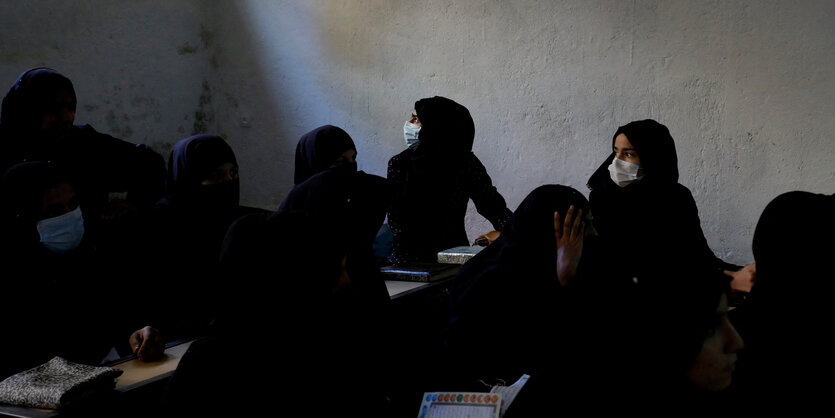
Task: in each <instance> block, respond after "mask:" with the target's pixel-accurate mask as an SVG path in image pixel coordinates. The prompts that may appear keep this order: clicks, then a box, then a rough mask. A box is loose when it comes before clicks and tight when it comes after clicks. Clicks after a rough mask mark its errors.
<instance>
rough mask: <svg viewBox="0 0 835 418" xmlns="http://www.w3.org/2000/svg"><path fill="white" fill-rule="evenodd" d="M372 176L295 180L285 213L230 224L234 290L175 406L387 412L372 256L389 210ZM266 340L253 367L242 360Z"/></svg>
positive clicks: (228, 262) (228, 269)
mask: <svg viewBox="0 0 835 418" xmlns="http://www.w3.org/2000/svg"><path fill="white" fill-rule="evenodd" d="M366 176H368V175H364V174H363V173H360V172H356V171H354V170H351V169H350V168H346V167H335V168H332V169H327V170H325V171H323V172H320V173H318V174H316V175H314V176H312V177H310V178H309V179H307V180H306V181H304V182H303V183H300V184H298V185H296V187H294V188H293V190H292V191H291V193H290V195H288V197H287V198H286V199H285V201H284V202H282V206H281V208H280V209H279V210H278V211H276V212H274V213H271V214H268V215H265V214H252V215H247V216H244V217H242V218H240V219H238V220H237V221H236V222H235V223H234V224H233V225H232V226H231V227H230V228H229V232H228V234H227V236H226V239H225V240H224V245H223V250H222V255H221V268H222V270H223V274H224V276H225V277H231V278H234V281H235V283H236V286H235V287H234V288H229V287H227V288H225V289H226V290H227V292H226V303H225V305H224V308H225V309H222V310H221V311H220V312H219V314H218V317H217V318H216V320H215V321H214V323H213V325H214V326H213V328H212V334H211V335H212V337H211V338H210V339H208V340H205V341H200V342H198V343H195V344H197V345H196V346H195V345H192V347H190V348H189V350H188V353H186V355H184V356H183V359H182V361H181V363H180V365H179V367H178V369H177V371H176V372H175V374H174V377H173V379H172V381H171V385H170V386H169V388H168V390H167V394H166V402H165V403H166V406H167V409H168V410H170V411H171V412H172V413H176V412H177V411H187V412H188V413H195V412H197V414H198V415H199V413H200V412H204V411H203V408H209V410H210V411H213V412H216V411H233V412H235V413H236V414H241V413H242V411H243V412H250V411H252V412H258V411H265V410H279V411H282V413H287V414H292V413H298V412H307V413H308V414H312V415H317V416H319V415H321V416H336V415H337V414H339V415H348V416H371V417H374V416H380V417H384V416H392V415H390V414H389V413H387V411H389V408H390V401H388V400H386V396H387V394H388V393H389V392H388V391H389V390H392V389H393V388H391V387H386V385H390V384H391V382H392V379H393V378H394V377H396V376H395V375H393V374H391V373H393V372H394V371H393V370H386V366H387V365H388V364H390V363H389V362H387V361H386V353H387V352H388V350H386V349H385V347H386V346H387V342H386V338H385V336H386V332H387V330H389V328H388V327H386V326H383V324H382V322H381V321H383V320H385V319H386V315H385V311H384V309H385V304H386V303H387V301H388V294H387V293H386V290H385V286H384V284H383V281H382V278H381V277H380V271H379V269H378V268H376V266H375V265H374V264H373V258H372V254H371V242H372V240H373V238H374V233H375V232H376V230H377V229H378V228H379V226H380V223H381V222H382V217H383V215H384V213H385V206H384V205H381V204H379V203H375V202H376V200H377V199H378V196H379V194H378V193H377V189H375V185H380V182H375V181H373V178H366ZM364 180H372V181H371V182H370V185H371V186H370V188H369V189H368V190H365V187H366V186H368V185H369V182H365V181H364ZM265 330H268V331H267V332H265ZM265 347H266V348H269V349H270V350H269V352H266V353H267V354H265V355H264V356H261V357H263V358H261V359H259V360H258V361H259V363H258V364H257V365H252V366H251V367H241V366H240V363H239V359H241V358H251V355H252V351H251V350H253V349H257V350H260V349H261V348H265ZM276 347H280V349H276ZM261 351H263V350H261ZM229 382H234V383H233V384H230V383H229ZM275 394H280V395H281V397H282V400H275V401H271V399H274V398H275V396H274V395H275Z"/></svg>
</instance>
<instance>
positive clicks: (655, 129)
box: [588, 119, 678, 192]
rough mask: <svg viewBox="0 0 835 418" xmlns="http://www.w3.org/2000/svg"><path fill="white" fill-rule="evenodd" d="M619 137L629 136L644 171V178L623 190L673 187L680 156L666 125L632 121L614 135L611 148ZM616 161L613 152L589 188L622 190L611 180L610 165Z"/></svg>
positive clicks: (593, 178)
mask: <svg viewBox="0 0 835 418" xmlns="http://www.w3.org/2000/svg"><path fill="white" fill-rule="evenodd" d="M620 134H624V135H626V138H627V139H628V140H629V142H630V143H632V146H633V147H635V151H636V152H637V153H638V155H639V156H640V157H641V167H642V168H643V172H644V178H642V179H641V180H638V181H636V182H634V183H632V184H630V185H629V186H626V187H623V188H622V189H629V188H630V187H632V186H633V185H639V184H646V183H657V184H670V183H677V182H678V156H677V154H676V146H675V141H674V140H673V137H672V135H670V130H669V129H667V127H666V126H664V125H662V124H660V123H658V122H656V121H654V120H652V119H644V120H638V121H633V122H630V123H628V124H626V125H624V126H621V127H619V128H618V130H617V131H615V134H614V135H612V144H611V147H610V148H614V146H615V138H617V137H618V135H620ZM614 158H615V154H614V152H613V153H611V154H610V155H609V156H608V157H607V158H606V160H605V161H604V162H603V164H601V165H600V167H599V168H598V169H597V170H596V171H595V172H594V174H592V176H591V178H590V179H589V182H588V186H589V188H590V189H592V190H602V191H610V192H611V191H612V190H617V189H621V187H619V186H618V185H616V184H615V183H614V182H613V181H612V180H611V178H610V177H609V165H610V164H611V163H612V160H614Z"/></svg>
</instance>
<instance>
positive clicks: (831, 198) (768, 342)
mask: <svg viewBox="0 0 835 418" xmlns="http://www.w3.org/2000/svg"><path fill="white" fill-rule="evenodd" d="M833 213H835V195H832V194H830V195H824V194H818V193H812V192H807V191H790V192H786V193H782V194H780V195H778V196H777V197H775V198H774V199H773V200H771V202H769V203H768V205H766V207H765V209H764V210H763V212H762V214H761V215H760V218H759V220H758V222H757V226H756V229H755V230H754V238H753V244H752V250H753V253H754V261H755V262H756V264H757V280H756V281H755V282H754V286H753V288H752V289H751V293H750V295H749V296H748V298H747V299H746V300H745V301H744V302H743V303H742V305H741V306H739V307H738V308H737V309H735V310H734V311H733V312H732V319H733V321H734V323H735V324H736V325H737V326H738V327H739V330H740V333H741V334H742V336H743V338H745V351H743V352H742V354H740V359H739V367H738V369H737V376H738V379H737V380H736V381H735V383H734V391H735V393H736V399H735V400H737V401H738V402H737V404H736V406H737V408H738V409H737V410H738V411H745V412H761V411H763V412H764V411H774V410H784V409H785V408H787V407H790V408H791V410H792V411H795V412H796V413H798V414H800V415H803V414H806V413H808V414H816V413H818V411H821V410H824V409H826V408H828V407H829V399H830V395H831V393H832V389H833V386H835V385H833V384H832V382H831V380H830V379H829V376H830V375H831V374H832V373H833V371H835V367H833V362H832V360H831V353H830V347H831V343H830V342H829V341H830V338H829V335H828V331H827V330H828V329H829V327H830V321H831V318H832V308H831V306H832V302H831V297H832V293H833V280H832V279H833V277H835V276H833V273H832V268H831V267H830V266H829V265H828V261H829V260H830V259H831V257H832V255H833V254H835V244H833V241H832V239H831V237H832V236H833V234H835V217H833ZM800 219H802V220H803V221H802V224H798V223H799V222H798V220H800Z"/></svg>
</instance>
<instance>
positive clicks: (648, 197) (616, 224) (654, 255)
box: [588, 119, 734, 273]
mask: <svg viewBox="0 0 835 418" xmlns="http://www.w3.org/2000/svg"><path fill="white" fill-rule="evenodd" d="M621 133H623V134H625V135H626V137H627V139H628V140H629V142H630V143H632V145H633V146H634V148H635V150H636V152H637V153H638V156H639V157H640V158H641V167H642V168H643V172H644V177H643V178H642V179H640V180H637V181H635V182H633V183H631V184H629V185H627V186H624V187H620V186H618V185H617V184H615V183H614V182H613V181H612V180H611V178H610V175H609V170H608V167H609V165H610V164H611V162H612V160H613V159H614V153H612V154H610V155H609V157H607V158H606V160H605V161H604V163H603V164H602V165H601V166H600V167H599V168H598V169H597V170H596V171H595V172H594V174H592V176H591V178H590V179H589V181H588V187H589V188H590V189H591V192H590V193H589V202H590V207H591V212H592V215H593V217H594V226H595V228H596V229H597V232H598V233H599V234H600V236H601V241H602V242H603V243H605V245H607V246H609V247H610V251H611V252H613V254H614V256H616V257H619V258H620V259H621V261H620V262H618V263H612V265H617V264H620V265H623V266H626V268H628V269H632V273H635V272H636V271H638V270H641V269H647V268H652V264H653V263H655V262H656V261H657V260H660V259H662V258H670V257H675V258H677V257H678V255H680V254H692V255H693V256H694V257H695V258H693V260H694V261H698V262H703V261H704V260H706V259H707V260H709V262H710V263H713V264H714V265H716V266H717V268H733V267H734V266H731V265H729V264H726V263H724V262H723V261H721V260H719V259H718V258H716V256H715V254H713V251H712V250H711V249H710V248H709V247H708V245H707V240H706V239H705V237H704V233H703V232H702V229H701V222H700V220H699V216H698V207H697V206H696V202H695V200H694V199H693V195H692V194H691V193H690V190H688V189H687V188H686V187H685V186H683V185H681V184H679V183H678V167H677V164H678V157H677V155H676V150H675V143H674V141H673V138H672V136H671V135H670V131H669V130H668V129H667V127H665V126H664V125H662V124H660V123H658V122H656V121H654V120H651V119H646V120H640V121H635V122H631V123H629V124H627V125H624V126H621V127H620V128H618V130H617V131H616V132H615V135H614V136H613V137H612V145H611V146H614V140H615V138H616V137H617V136H618V135H620V134H621ZM623 225H629V228H630V232H625V231H624V230H623V227H622V226H623Z"/></svg>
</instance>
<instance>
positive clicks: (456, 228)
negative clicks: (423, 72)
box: [388, 96, 512, 264]
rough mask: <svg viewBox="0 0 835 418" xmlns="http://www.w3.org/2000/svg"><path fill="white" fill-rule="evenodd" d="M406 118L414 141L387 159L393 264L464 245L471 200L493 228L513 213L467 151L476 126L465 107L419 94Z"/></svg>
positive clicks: (433, 256) (430, 257)
mask: <svg viewBox="0 0 835 418" xmlns="http://www.w3.org/2000/svg"><path fill="white" fill-rule="evenodd" d="M410 122H411V123H413V124H415V125H419V126H420V132H419V134H418V141H417V143H416V144H414V145H412V146H410V147H409V148H408V149H406V150H404V151H403V152H401V153H399V154H397V155H395V156H394V157H392V158H391V159H390V160H389V163H388V180H389V182H390V183H391V187H392V202H391V207H390V209H389V212H388V224H389V226H390V227H391V232H392V253H391V255H390V256H389V262H390V263H392V264H399V263H404V262H410V261H428V262H435V261H437V254H438V252H439V251H443V250H446V249H449V248H452V247H457V246H465V245H469V241H468V240H467V233H466V230H465V227H464V215H465V214H466V212H467V204H468V202H469V201H470V199H472V200H473V203H474V204H475V207H476V209H477V210H478V213H480V214H481V215H482V216H484V217H485V218H487V220H489V221H490V223H491V224H492V225H493V228H495V230H496V231H501V230H502V228H503V227H504V225H505V224H506V223H507V220H508V219H509V218H510V216H511V214H512V212H511V211H510V209H508V208H507V204H506V202H505V200H504V198H503V197H502V195H501V194H499V192H498V191H497V190H496V187H495V186H493V183H492V181H491V179H490V176H489V175H488V174H487V170H486V169H485V168H484V166H483V165H482V164H481V161H479V159H478V157H476V156H475V154H474V153H473V152H472V147H473V140H474V138H475V125H474V124H473V118H472V117H471V116H470V112H469V111H468V110H467V108H466V107H464V106H462V105H460V104H458V103H456V102H454V101H453V100H450V99H448V98H445V97H440V96H435V97H430V98H425V99H421V100H418V101H417V102H416V103H415V113H414V115H413V119H412V120H411V121H410ZM495 235H496V234H492V235H491V236H493V237H494V236H495Z"/></svg>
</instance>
